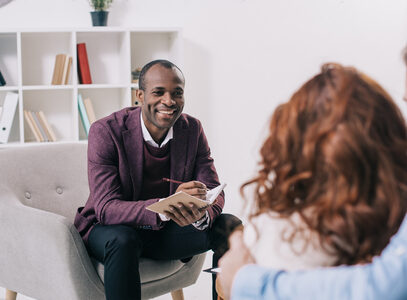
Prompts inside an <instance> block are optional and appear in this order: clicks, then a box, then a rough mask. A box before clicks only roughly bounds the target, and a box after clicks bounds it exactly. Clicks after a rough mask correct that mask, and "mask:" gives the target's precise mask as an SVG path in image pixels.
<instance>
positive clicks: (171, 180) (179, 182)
mask: <svg viewBox="0 0 407 300" xmlns="http://www.w3.org/2000/svg"><path fill="white" fill-rule="evenodd" d="M163 180H164V181H168V182H173V183H178V184H181V183H183V182H182V181H179V180H175V179H170V178H165V177H164V178H163Z"/></svg>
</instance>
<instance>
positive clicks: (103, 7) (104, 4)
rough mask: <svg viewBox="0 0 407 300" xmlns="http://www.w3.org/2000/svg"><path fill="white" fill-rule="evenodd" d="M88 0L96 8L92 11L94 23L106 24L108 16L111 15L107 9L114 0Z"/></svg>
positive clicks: (95, 24)
mask: <svg viewBox="0 0 407 300" xmlns="http://www.w3.org/2000/svg"><path fill="white" fill-rule="evenodd" d="M88 1H89V4H90V6H91V7H92V8H93V9H94V10H95V11H91V12H90V14H91V16H92V25H93V26H106V25H107V17H108V15H109V12H108V11H107V9H109V7H110V5H111V4H112V2H113V0H88Z"/></svg>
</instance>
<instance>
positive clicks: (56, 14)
mask: <svg viewBox="0 0 407 300" xmlns="http://www.w3.org/2000/svg"><path fill="white" fill-rule="evenodd" d="M89 11H90V7H89V5H88V3H87V1H86V0H35V1H34V0H14V1H12V2H11V3H10V4H8V5H7V6H5V7H3V8H0V28H2V29H3V28H21V27H23V28H32V27H40V28H41V27H46V28H47V27H84V26H91V21H90V16H89ZM109 18H110V19H109V25H111V26H157V27H160V26H180V27H182V28H184V41H185V44H184V46H185V48H184V52H185V61H184V71H185V74H186V78H187V99H186V100H187V106H186V112H189V113H191V114H193V115H195V116H197V117H198V118H200V119H201V120H202V122H203V124H204V126H205V129H206V133H207V136H208V138H209V142H210V145H211V148H212V151H213V156H214V157H215V160H216V166H217V168H218V171H219V175H220V177H221V180H222V181H225V182H227V183H228V187H227V195H228V202H227V205H226V210H228V211H232V212H235V213H238V212H239V211H240V210H239V205H238V203H240V196H239V193H238V187H239V186H240V184H241V183H242V182H243V181H245V180H246V179H248V178H250V176H251V175H253V174H254V168H255V161H256V157H257V153H258V148H259V146H260V144H261V141H262V137H263V136H264V134H265V133H264V130H265V129H266V122H267V121H268V119H269V116H270V114H271V112H272V111H273V109H274V108H275V106H276V105H277V104H278V103H280V102H282V101H285V100H287V99H288V98H289V96H290V95H291V94H292V93H293V91H294V90H295V89H297V88H298V87H299V85H300V84H301V83H303V82H304V81H305V80H306V79H308V78H309V77H310V76H311V75H313V74H315V73H316V72H317V71H318V68H319V66H320V65H321V63H323V62H327V61H336V62H341V63H344V64H348V65H355V66H357V67H359V68H360V69H361V70H363V71H365V72H366V73H368V74H369V75H371V76H373V77H374V78H375V79H377V80H378V81H379V82H380V83H381V84H382V85H383V86H384V87H385V88H386V89H387V90H388V91H389V92H390V94H391V95H392V96H393V97H395V98H396V100H397V101H398V103H401V100H400V99H401V96H402V93H403V89H402V88H403V84H404V83H403V76H404V68H403V64H402V60H401V58H400V52H401V49H402V48H403V46H404V44H405V43H406V42H407V34H406V33H407V2H406V1H405V0H391V1H388V0H308V1H304V0H171V1H169V0H115V1H114V3H113V5H112V7H111V9H110V16H109ZM401 105H403V104H401ZM262 133H263V135H262Z"/></svg>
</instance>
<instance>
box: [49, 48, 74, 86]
mask: <svg viewBox="0 0 407 300" xmlns="http://www.w3.org/2000/svg"><path fill="white" fill-rule="evenodd" d="M71 66H72V57H71V56H69V55H67V54H58V55H57V56H56V57H55V65H54V73H53V75H52V82H51V83H52V84H54V85H60V84H68V81H69V72H70V71H71Z"/></svg>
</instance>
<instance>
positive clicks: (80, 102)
mask: <svg viewBox="0 0 407 300" xmlns="http://www.w3.org/2000/svg"><path fill="white" fill-rule="evenodd" d="M78 108H79V115H80V116H81V120H82V125H83V129H85V133H86V136H88V134H89V128H90V122H89V118H88V115H87V113H86V108H85V104H84V103H83V99H82V95H81V94H78Z"/></svg>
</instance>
